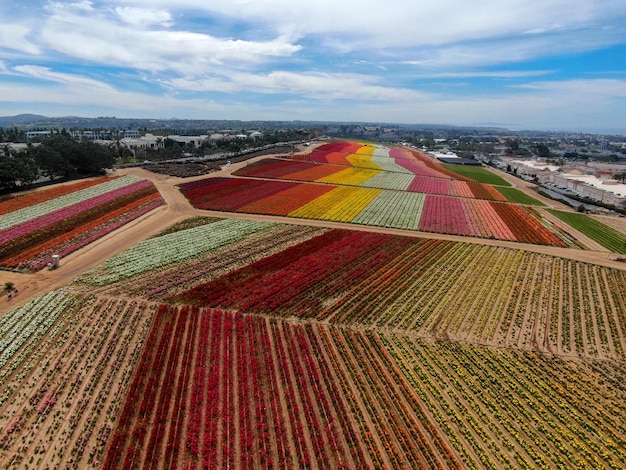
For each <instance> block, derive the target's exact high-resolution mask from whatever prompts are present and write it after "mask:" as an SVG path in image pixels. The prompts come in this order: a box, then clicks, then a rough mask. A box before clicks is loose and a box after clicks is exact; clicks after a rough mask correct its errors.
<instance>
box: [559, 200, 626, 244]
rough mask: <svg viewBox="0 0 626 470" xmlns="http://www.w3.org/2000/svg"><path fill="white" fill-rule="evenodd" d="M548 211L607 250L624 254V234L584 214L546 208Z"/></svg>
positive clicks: (625, 238)
mask: <svg viewBox="0 0 626 470" xmlns="http://www.w3.org/2000/svg"><path fill="white" fill-rule="evenodd" d="M548 211H549V212H550V213H551V214H553V215H555V216H557V217H558V218H559V219H561V220H562V221H563V222H565V223H567V224H569V225H571V226H572V227H574V228H575V229H576V230H579V231H581V232H582V233H584V234H585V235H587V236H588V237H589V238H591V239H592V240H594V241H596V242H598V243H599V244H600V245H602V246H603V247H605V248H607V249H608V250H611V251H612V252H614V253H622V254H626V235H625V234H623V233H621V232H619V231H617V230H615V229H614V228H612V227H609V226H608V225H605V224H603V223H602V222H599V221H597V220H595V219H592V218H591V217H589V216H587V215H585V214H579V213H577V212H564V211H557V210H554V209H548Z"/></svg>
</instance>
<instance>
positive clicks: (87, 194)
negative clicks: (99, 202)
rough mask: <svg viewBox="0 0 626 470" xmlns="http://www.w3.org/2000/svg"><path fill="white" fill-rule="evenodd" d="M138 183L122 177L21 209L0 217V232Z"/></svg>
mask: <svg viewBox="0 0 626 470" xmlns="http://www.w3.org/2000/svg"><path fill="white" fill-rule="evenodd" d="M138 181H141V178H138V177H136V176H133V175H127V176H122V177H121V178H115V179H112V180H110V181H107V182H105V183H101V184H97V185H95V186H91V187H89V188H85V189H81V190H80V191H75V192H73V193H70V194H66V195H65V196H59V197H57V198H54V199H51V200H49V201H45V202H42V203H39V204H35V205H33V206H30V207H25V208H23V209H19V210H17V211H14V212H10V213H8V214H4V215H1V216H0V230H5V229H7V228H11V227H14V226H15V225H19V224H21V223H24V222H27V221H28V220H31V219H34V218H36V217H40V216H42V215H45V214H48V213H50V212H53V211H56V210H59V209H63V208H65V207H68V206H71V205H73V204H77V203H80V202H83V201H86V200H87V199H91V198H92V197H95V196H100V195H101V194H105V193H108V192H110V191H114V190H116V189H119V188H123V187H124V186H129V185H131V184H133V183H136V182H138Z"/></svg>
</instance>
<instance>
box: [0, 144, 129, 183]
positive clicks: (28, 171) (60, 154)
mask: <svg viewBox="0 0 626 470" xmlns="http://www.w3.org/2000/svg"><path fill="white" fill-rule="evenodd" d="M16 140H17V139H16ZM17 141H18V142H19V140H17ZM116 156H117V152H116V149H115V147H113V146H108V145H101V144H97V143H94V142H92V141H78V140H75V139H74V138H72V137H71V136H70V135H69V134H67V133H57V134H52V135H50V136H46V137H44V138H43V139H42V140H41V142H40V143H28V144H27V146H26V148H24V149H20V150H15V149H14V148H12V147H11V146H10V145H9V144H7V143H1V144H0V192H4V193H6V192H10V191H14V190H16V189H23V188H25V187H29V186H31V185H33V184H34V183H36V182H39V181H46V180H48V181H50V180H60V179H66V180H69V179H76V178H82V177H86V176H93V175H100V174H104V172H105V169H106V168H112V167H113V164H114V163H115V159H116Z"/></svg>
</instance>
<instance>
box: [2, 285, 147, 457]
mask: <svg viewBox="0 0 626 470" xmlns="http://www.w3.org/2000/svg"><path fill="white" fill-rule="evenodd" d="M46 312H49V313H46ZM54 312H56V315H55V313H54ZM152 314H153V310H152V309H151V308H150V307H148V306H146V305H145V303H137V302H126V301H118V300H112V299H94V298H90V297H75V296H73V295H71V294H68V293H64V292H63V291H54V292H52V293H50V294H48V295H46V296H44V297H41V298H38V299H35V300H34V301H32V302H31V303H29V304H28V305H27V306H25V307H21V308H19V309H14V310H12V311H10V312H8V314H6V315H5V317H8V318H13V317H18V316H19V317H20V318H24V317H29V318H31V322H30V324H33V323H34V322H35V321H36V319H37V318H41V319H42V321H41V325H44V324H46V323H47V327H46V328H45V331H41V332H38V331H37V330H33V331H31V333H30V337H29V340H28V343H25V344H23V345H22V346H21V347H20V348H19V349H18V350H17V351H15V352H14V353H13V356H12V357H11V360H10V361H9V362H8V363H7V364H6V365H5V366H4V367H3V368H2V377H3V378H2V383H1V384H0V393H1V396H2V401H1V403H0V411H1V412H0V429H2V433H1V434H0V464H1V465H2V466H3V467H6V468H14V467H17V466H24V464H26V465H27V466H28V465H35V466H37V467H43V466H44V464H43V463H42V462H46V464H47V465H49V466H51V467H52V466H57V467H59V468H60V467H64V468H87V466H90V467H91V466H93V467H97V466H98V465H99V460H100V459H101V458H102V455H103V452H104V449H105V446H106V444H107V442H108V439H109V435H110V433H111V431H112V429H113V426H114V424H115V421H116V420H117V418H118V416H119V408H120V405H121V404H122V403H123V400H124V395H125V392H126V387H127V384H128V382H129V380H130V378H131V375H132V371H133V370H134V366H135V362H136V360H137V359H138V357H139V354H140V352H141V349H142V345H143V338H144V337H145V335H146V334H147V332H148V328H147V327H148V325H149V324H150V321H149V320H150V318H151V316H152ZM3 318H4V317H3ZM25 329H26V330H29V327H28V326H26V328H25ZM38 329H41V327H38ZM5 335H10V333H9V332H7V331H6V328H5V329H3V334H2V338H8V336H5Z"/></svg>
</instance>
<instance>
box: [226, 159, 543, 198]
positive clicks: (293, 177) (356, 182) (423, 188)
mask: <svg viewBox="0 0 626 470" xmlns="http://www.w3.org/2000/svg"><path fill="white" fill-rule="evenodd" d="M233 174H234V175H235V176H242V177H249V178H270V179H280V180H287V181H306V182H315V183H330V184H336V185H347V186H363V187H368V188H377V189H391V190H398V191H410V192H416V193H425V194H440V195H444V196H458V197H466V198H472V199H487V200H490V201H506V200H508V199H507V197H506V196H505V195H503V193H504V190H507V189H508V190H509V192H506V193H504V194H507V195H511V196H512V197H515V198H517V199H519V198H520V196H519V191H518V192H517V193H515V192H512V191H511V190H513V188H498V189H496V187H494V186H491V185H488V184H482V183H477V182H475V181H463V180H458V179H454V178H450V176H447V175H444V174H441V175H437V176H434V175H430V176H429V175H419V174H417V175H414V174H411V173H409V172H407V171H406V170H405V171H402V170H401V171H390V170H383V169H382V168H370V167H366V166H363V165H361V166H356V165H355V166H351V167H345V166H341V165H336V164H335V165H327V164H319V163H305V162H300V161H291V160H281V159H276V158H274V159H272V158H267V159H264V160H259V161H257V162H254V163H252V164H250V165H248V166H245V167H243V168H241V169H239V170H237V171H236V172H234V173H233ZM501 190H503V191H502V192H501ZM521 194H523V193H521ZM524 203H531V204H536V205H538V204H539V203H538V201H536V200H533V199H532V198H526V199H524Z"/></svg>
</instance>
